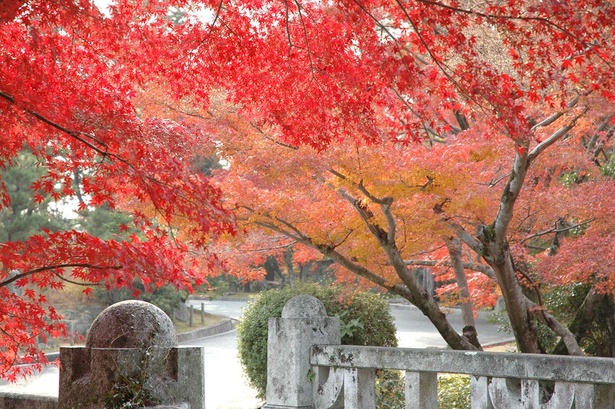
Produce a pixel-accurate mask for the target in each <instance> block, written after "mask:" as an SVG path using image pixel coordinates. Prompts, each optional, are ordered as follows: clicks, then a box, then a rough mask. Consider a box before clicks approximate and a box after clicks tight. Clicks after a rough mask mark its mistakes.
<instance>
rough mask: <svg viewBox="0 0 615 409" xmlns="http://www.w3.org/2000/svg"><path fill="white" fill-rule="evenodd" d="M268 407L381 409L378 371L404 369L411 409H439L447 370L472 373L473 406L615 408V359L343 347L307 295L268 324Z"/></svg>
mask: <svg viewBox="0 0 615 409" xmlns="http://www.w3.org/2000/svg"><path fill="white" fill-rule="evenodd" d="M268 342H269V344H268V351H269V352H268V383H267V404H266V405H265V408H269V409H282V408H285V409H290V408H297V409H298V408H316V409H324V408H348V409H363V408H366V409H367V408H369V409H372V408H375V406H376V394H375V382H376V372H377V371H378V370H381V369H392V370H399V371H402V372H403V373H404V375H405V380H404V382H405V385H404V394H405V407H406V408H407V409H436V408H437V407H438V403H437V376H438V374H440V373H454V374H466V375H470V379H471V397H472V409H479V408H480V409H518V408H519V409H520V408H531V409H613V408H615V403H614V400H613V398H614V393H613V392H614V389H615V388H614V385H615V360H614V359H608V358H591V357H571V356H549V355H534V354H509V353H489V352H468V351H452V350H435V349H434V350H430V349H402V348H380V347H359V346H341V345H339V344H340V335H339V320H338V319H337V318H333V317H327V315H326V312H325V309H324V307H323V306H322V304H321V303H320V301H318V300H317V299H315V298H313V297H310V296H306V295H300V296H297V297H295V298H293V299H291V300H290V301H289V302H288V303H287V304H286V306H285V307H284V310H283V313H282V317H281V318H272V319H271V320H270V321H269V340H268Z"/></svg>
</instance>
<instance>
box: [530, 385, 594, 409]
mask: <svg viewBox="0 0 615 409" xmlns="http://www.w3.org/2000/svg"><path fill="white" fill-rule="evenodd" d="M575 387H576V385H575V384H574V383H569V382H555V388H554V390H553V395H551V399H549V401H548V402H547V403H545V404H543V405H542V406H541V408H542V409H571V408H572V407H573V406H572V405H573V404H574V396H575ZM583 407H584V408H586V409H590V408H591V407H590V406H583Z"/></svg>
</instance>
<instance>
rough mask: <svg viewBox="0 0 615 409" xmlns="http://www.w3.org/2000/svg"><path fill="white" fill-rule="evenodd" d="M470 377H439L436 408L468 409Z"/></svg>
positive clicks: (469, 405)
mask: <svg viewBox="0 0 615 409" xmlns="http://www.w3.org/2000/svg"><path fill="white" fill-rule="evenodd" d="M470 395H471V390H470V377H469V376H467V375H440V376H439V377H438V408H441V409H470V407H471V396H470Z"/></svg>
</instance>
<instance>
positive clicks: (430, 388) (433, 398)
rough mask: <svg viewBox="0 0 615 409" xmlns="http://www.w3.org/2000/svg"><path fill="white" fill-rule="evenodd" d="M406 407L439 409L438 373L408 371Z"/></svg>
mask: <svg viewBox="0 0 615 409" xmlns="http://www.w3.org/2000/svg"><path fill="white" fill-rule="evenodd" d="M405 396H406V409H438V374H437V373H435V372H410V371H406V387H405Z"/></svg>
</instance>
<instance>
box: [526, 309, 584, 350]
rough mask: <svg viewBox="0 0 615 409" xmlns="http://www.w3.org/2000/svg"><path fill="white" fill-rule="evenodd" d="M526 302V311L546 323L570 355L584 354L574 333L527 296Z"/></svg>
mask: <svg viewBox="0 0 615 409" xmlns="http://www.w3.org/2000/svg"><path fill="white" fill-rule="evenodd" d="M526 303H527V304H528V312H529V313H530V314H531V315H533V316H534V317H535V318H538V319H540V320H541V321H543V322H544V323H545V324H547V326H548V327H549V328H550V329H551V330H552V331H553V332H554V333H556V334H557V335H558V336H559V337H560V338H561V340H562V341H563V342H564V345H566V349H567V350H568V353H569V354H570V355H577V356H583V355H585V353H584V352H583V350H582V349H581V347H579V343H578V342H577V339H576V337H575V335H574V334H573V333H572V332H571V331H570V330H569V329H568V328H566V327H565V326H564V325H562V323H560V322H559V321H558V320H557V318H555V317H554V316H553V315H551V314H549V313H548V312H547V311H546V310H545V309H544V307H542V306H539V305H537V304H535V303H534V302H532V301H531V300H530V299H529V298H527V297H526Z"/></svg>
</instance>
